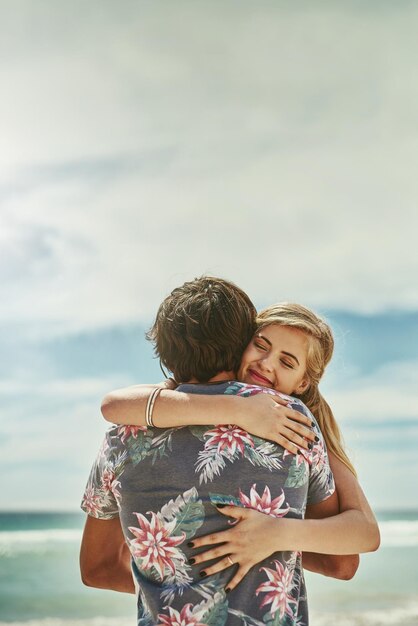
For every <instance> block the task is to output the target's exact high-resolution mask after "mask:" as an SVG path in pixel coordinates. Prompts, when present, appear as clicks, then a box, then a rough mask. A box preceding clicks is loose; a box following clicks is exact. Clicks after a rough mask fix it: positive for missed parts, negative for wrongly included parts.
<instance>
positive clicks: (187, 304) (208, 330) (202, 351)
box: [147, 276, 256, 383]
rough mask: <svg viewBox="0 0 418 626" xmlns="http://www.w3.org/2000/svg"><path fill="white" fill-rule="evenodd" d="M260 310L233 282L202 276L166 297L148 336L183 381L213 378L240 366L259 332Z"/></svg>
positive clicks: (162, 357)
mask: <svg viewBox="0 0 418 626" xmlns="http://www.w3.org/2000/svg"><path fill="white" fill-rule="evenodd" d="M255 317H256V309H255V307H254V305H253V303H252V302H251V300H250V299H249V297H248V296H247V294H246V293H245V292H244V291H242V289H240V288H239V287H237V286H236V285H234V284H233V283H231V282H229V281H227V280H223V279H222V278H215V277H212V276H202V277H201V278H196V279H195V280H192V281H189V282H186V283H184V285H182V286H181V287H177V289H174V290H173V291H172V292H171V294H170V295H169V296H167V298H165V300H164V301H163V302H162V304H161V305H160V308H159V309H158V313H157V317H156V318H155V322H154V324H153V326H152V328H151V329H150V330H149V331H148V333H147V339H150V340H151V341H152V342H153V344H154V350H155V354H156V355H157V356H159V357H160V362H161V364H162V365H163V366H165V367H167V368H168V369H169V370H170V371H171V372H172V373H173V375H174V378H175V379H176V381H177V382H186V381H189V380H191V379H193V378H195V379H196V380H197V381H199V382H203V383H204V382H207V381H208V380H210V379H211V378H213V376H216V374H218V373H219V372H223V371H231V370H232V371H234V372H236V371H237V370H238V367H239V364H240V361H241V356H242V353H243V352H244V350H245V348H246V346H247V344H248V343H249V341H250V339H251V337H252V336H253V334H254V331H255Z"/></svg>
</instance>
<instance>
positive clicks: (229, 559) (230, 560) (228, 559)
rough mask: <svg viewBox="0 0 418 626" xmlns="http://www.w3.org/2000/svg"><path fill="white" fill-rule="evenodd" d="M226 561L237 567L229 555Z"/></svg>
mask: <svg viewBox="0 0 418 626" xmlns="http://www.w3.org/2000/svg"><path fill="white" fill-rule="evenodd" d="M226 560H227V561H229V562H230V564H231V565H235V563H234V561H233V560H232V559H231V556H230V555H229V554H228V556H227V557H226Z"/></svg>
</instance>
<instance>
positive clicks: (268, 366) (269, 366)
mask: <svg viewBox="0 0 418 626" xmlns="http://www.w3.org/2000/svg"><path fill="white" fill-rule="evenodd" d="M260 365H261V368H262V369H264V370H265V371H266V372H271V371H272V370H273V363H272V359H271V357H270V356H265V357H264V358H262V359H260Z"/></svg>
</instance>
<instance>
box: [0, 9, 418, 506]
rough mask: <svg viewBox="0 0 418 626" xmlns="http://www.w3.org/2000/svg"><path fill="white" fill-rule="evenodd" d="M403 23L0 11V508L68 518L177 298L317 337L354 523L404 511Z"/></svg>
mask: <svg viewBox="0 0 418 626" xmlns="http://www.w3.org/2000/svg"><path fill="white" fill-rule="evenodd" d="M417 19H418V6H417V4H416V3H414V2H409V1H404V0H401V1H400V2H397V3H392V2H386V1H382V2H379V3H378V4H373V5H368V6H365V5H364V3H360V2H357V1H353V2H350V3H347V2H331V1H330V2H326V1H316V2H299V3H297V5H296V4H295V3H291V2H280V1H277V2H266V1H263V0H262V1H261V2H258V3H256V4H255V3H250V2H246V1H245V0H244V1H242V2H239V3H237V2H233V1H232V0H224V1H223V2H209V1H194V2H193V3H190V2H183V1H178V2H176V3H168V2H162V1H161V0H154V1H153V2H152V3H150V2H140V1H138V0H137V1H136V2H131V1H128V0H121V2H118V3H117V4H115V3H113V2H110V0H101V1H100V2H99V1H98V0H91V1H90V2H88V3H87V2H83V1H81V0H75V1H74V2H72V3H58V4H57V3H56V2H53V1H52V0H41V1H39V2H37V3H32V2H30V0H14V1H13V2H12V1H10V0H9V1H8V0H5V1H4V2H2V3H1V4H0V79H1V84H2V86H3V89H2V96H1V98H0V137H1V143H0V371H1V374H2V376H1V379H0V418H1V425H0V428H1V434H2V437H1V440H0V470H1V471H2V472H3V475H7V477H8V478H7V481H6V485H5V488H4V489H3V497H2V499H1V505H0V506H1V508H2V509H64V510H71V509H74V508H76V507H77V506H78V504H79V500H80V495H81V493H82V490H83V488H84V483H85V481H86V478H87V474H88V471H89V467H90V465H91V462H92V460H93V457H94V455H95V453H96V450H97V448H98V445H99V442H100V439H101V435H102V432H103V429H104V424H103V422H102V420H101V416H100V401H101V398H102V396H103V395H104V394H105V393H106V392H107V391H109V390H110V389H113V388H116V387H120V386H124V385H128V384H131V383H136V382H146V381H151V382H152V381H157V380H159V378H160V373H159V369H158V365H157V363H156V361H155V360H154V359H153V356H152V350H151V347H150V346H149V345H148V344H147V343H146V342H145V340H144V331H145V330H146V329H147V328H148V327H149V325H150V323H151V322H152V318H153V315H154V313H155V311H156V308H157V306H158V304H159V303H160V301H161V300H162V299H163V298H164V297H165V296H166V295H167V293H168V292H169V291H170V290H171V289H172V288H174V287H175V286H177V285H179V284H181V283H182V282H184V281H185V280H189V279H191V278H193V277H195V276H198V275H201V274H203V273H210V274H214V275H219V276H222V277H225V278H229V279H230V280H233V281H234V282H236V283H237V284H238V285H240V286H241V287H242V288H244V289H245V290H246V291H247V292H248V293H249V295H250V296H251V297H252V299H253V300H254V302H255V304H256V305H257V306H258V307H263V306H265V305H267V304H269V303H272V302H277V301H280V300H293V301H298V302H302V303H303V304H305V305H307V306H310V307H313V308H314V309H315V310H316V311H318V312H319V313H321V314H323V315H325V316H326V317H327V318H328V319H329V320H330V322H331V324H332V326H333V328H334V332H335V337H336V354H335V357H334V359H333V362H332V363H331V365H330V367H329V371H328V372H327V373H326V376H325V379H324V385H323V391H324V395H325V396H326V397H327V399H328V400H329V402H330V404H331V405H332V407H333V408H334V410H335V414H336V416H337V418H338V420H339V422H340V423H341V426H342V430H343V432H344V435H345V439H346V441H347V445H348V449H349V452H350V454H351V456H352V458H353V460H354V462H355V464H356V466H357V467H358V470H359V474H360V480H361V484H362V485H363V487H364V489H365V491H366V494H367V495H368V497H369V499H370V501H371V503H372V504H373V505H374V506H375V507H376V508H396V507H402V508H412V507H415V508H418V496H417V493H416V488H415V486H416V484H417V483H418V458H417V455H416V448H417V444H418V408H417V406H418V403H417V400H418V386H417V384H416V381H417V378H418V288H417V281H416V276H417V275H418V253H417V251H416V233H417V232H418V210H417V206H416V204H417V197H418V193H417V192H418V179H417V176H416V163H417V161H418V129H417V117H416V111H417V108H418V83H417V81H416V80H415V75H416V61H417V55H418V42H417V39H416V23H417Z"/></svg>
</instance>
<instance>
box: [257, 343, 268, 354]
mask: <svg viewBox="0 0 418 626" xmlns="http://www.w3.org/2000/svg"><path fill="white" fill-rule="evenodd" d="M254 345H255V347H256V348H258V349H259V350H263V351H264V352H266V351H267V350H268V348H267V346H265V345H264V344H262V343H259V342H258V341H254Z"/></svg>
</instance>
